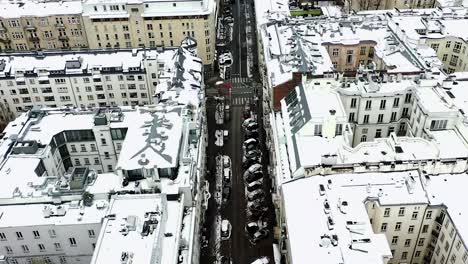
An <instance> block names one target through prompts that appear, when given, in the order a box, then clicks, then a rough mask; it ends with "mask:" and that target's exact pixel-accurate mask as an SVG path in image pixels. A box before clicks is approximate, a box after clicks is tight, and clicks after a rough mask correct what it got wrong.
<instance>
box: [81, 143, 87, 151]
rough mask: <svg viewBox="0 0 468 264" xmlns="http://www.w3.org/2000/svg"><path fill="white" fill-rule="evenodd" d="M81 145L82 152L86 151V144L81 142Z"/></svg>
mask: <svg viewBox="0 0 468 264" xmlns="http://www.w3.org/2000/svg"><path fill="white" fill-rule="evenodd" d="M80 147H81V152H86V145H85V144H81V145H80Z"/></svg>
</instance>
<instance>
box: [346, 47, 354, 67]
mask: <svg viewBox="0 0 468 264" xmlns="http://www.w3.org/2000/svg"><path fill="white" fill-rule="evenodd" d="M351 63H353V50H347V51H346V64H351Z"/></svg>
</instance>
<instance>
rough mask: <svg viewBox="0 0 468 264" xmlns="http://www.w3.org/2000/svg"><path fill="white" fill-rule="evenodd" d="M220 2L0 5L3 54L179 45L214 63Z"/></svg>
mask: <svg viewBox="0 0 468 264" xmlns="http://www.w3.org/2000/svg"><path fill="white" fill-rule="evenodd" d="M217 5H218V3H217V1H210V0H203V1H190V0H185V1H157V0H156V1H151V0H148V1H146V0H145V1H118V2H115V1H107V2H106V1H94V0H89V1H44V2H34V1H26V2H24V3H22V2H21V3H7V2H4V3H1V4H0V18H1V19H0V50H1V51H6V52H12V51H28V50H59V49H61V50H63V49H64V50H68V49H73V50H80V49H87V48H91V49H125V48H127V49H129V48H143V47H145V48H156V47H175V46H178V45H179V43H181V42H182V40H184V39H185V38H187V37H191V38H193V39H194V40H195V41H196V43H197V44H198V55H199V57H200V58H201V59H202V61H203V63H204V64H206V65H210V64H211V63H212V62H213V60H214V57H215V56H214V54H215V40H216V21H217V20H216V15H217Z"/></svg>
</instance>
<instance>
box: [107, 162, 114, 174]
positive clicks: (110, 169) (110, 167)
mask: <svg viewBox="0 0 468 264" xmlns="http://www.w3.org/2000/svg"><path fill="white" fill-rule="evenodd" d="M107 170H108V171H110V172H112V171H114V169H113V168H112V165H111V164H109V165H107Z"/></svg>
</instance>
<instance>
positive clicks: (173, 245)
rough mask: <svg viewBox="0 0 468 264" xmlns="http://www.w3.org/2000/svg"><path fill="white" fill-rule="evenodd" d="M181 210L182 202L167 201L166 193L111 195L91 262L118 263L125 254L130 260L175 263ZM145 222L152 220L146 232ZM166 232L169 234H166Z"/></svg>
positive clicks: (148, 222) (181, 215)
mask: <svg viewBox="0 0 468 264" xmlns="http://www.w3.org/2000/svg"><path fill="white" fill-rule="evenodd" d="M182 212H183V206H182V203H180V202H177V201H167V200H166V198H165V195H159V194H150V195H125V196H114V198H113V199H112V200H111V202H110V205H109V210H108V212H107V216H108V217H107V218H105V220H104V223H103V226H102V228H101V233H100V235H99V239H98V242H97V243H96V249H95V251H94V255H93V259H92V261H91V263H117V262H119V261H120V260H121V257H122V254H124V253H127V254H128V255H129V256H131V259H132V260H133V263H142V264H144V263H148V264H149V263H154V261H156V260H157V259H161V262H159V263H176V262H174V259H177V256H178V254H179V248H178V243H177V240H178V237H177V236H178V234H179V233H180V230H179V229H180V227H181V223H182V217H183V214H182ZM109 215H115V217H111V218H110V217H109ZM114 218H115V219H114ZM145 222H146V224H150V223H153V227H152V228H151V231H148V232H149V233H148V234H147V235H144V231H143V228H144V225H145ZM169 233H170V234H172V235H171V236H165V234H169Z"/></svg>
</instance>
